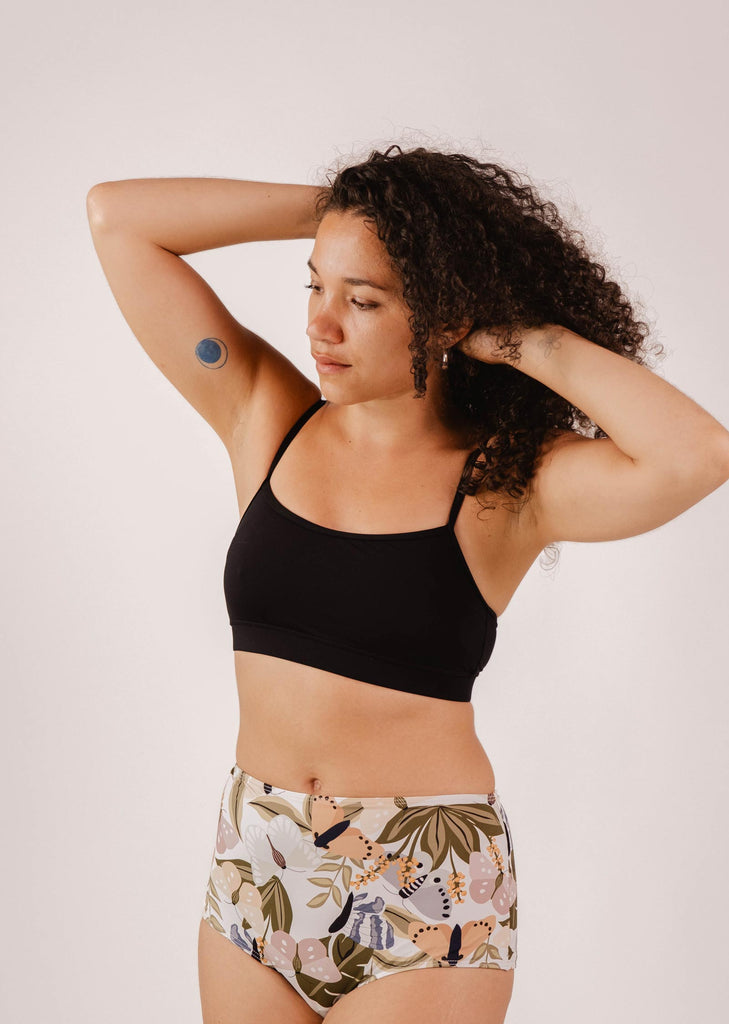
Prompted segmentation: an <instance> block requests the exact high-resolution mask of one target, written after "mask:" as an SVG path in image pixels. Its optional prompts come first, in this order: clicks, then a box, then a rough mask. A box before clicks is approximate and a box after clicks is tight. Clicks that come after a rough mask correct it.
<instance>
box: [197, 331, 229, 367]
mask: <svg viewBox="0 0 729 1024" xmlns="http://www.w3.org/2000/svg"><path fill="white" fill-rule="evenodd" d="M195 355H196V356H197V358H198V359H199V360H200V362H201V363H202V364H203V366H207V368H208V369H209V370H217V369H219V368H220V367H221V366H225V363H226V362H227V359H228V349H227V348H226V346H225V342H224V341H221V340H220V338H203V340H202V341H198V343H197V345H196V346H195Z"/></svg>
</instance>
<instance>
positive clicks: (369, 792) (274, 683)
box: [234, 651, 495, 796]
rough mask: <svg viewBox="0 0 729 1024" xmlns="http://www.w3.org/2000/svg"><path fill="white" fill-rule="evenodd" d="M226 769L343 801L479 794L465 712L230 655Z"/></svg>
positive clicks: (486, 765)
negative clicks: (230, 752) (236, 723)
mask: <svg viewBox="0 0 729 1024" xmlns="http://www.w3.org/2000/svg"><path fill="white" fill-rule="evenodd" d="M234 654H235V672H236V679H237V686H238V698H239V702H240V728H239V733H238V740H237V744H236V762H237V764H238V765H239V766H240V767H241V768H243V769H244V770H245V771H247V772H248V773H249V774H250V775H253V776H254V777H256V778H258V779H261V780H263V781H265V782H270V783H271V785H273V786H274V787H281V788H283V789H289V790H294V791H296V792H300V793H328V794H330V795H350V796H395V795H401V796H418V795H420V796H431V795H437V794H441V793H442V794H481V793H483V794H487V793H491V792H493V790H494V789H495V779H494V772H493V769H492V767H491V762H490V761H489V759H488V757H487V755H486V752H485V750H484V749H483V747H482V745H481V743H480V742H479V740H478V737H477V735H476V731H475V727H474V714H473V705H472V704H470V703H468V702H464V701H448V700H440V699H437V698H434V697H423V696H420V695H418V694H412V693H406V692H403V691H400V690H391V689H388V688H387V687H384V686H376V685H374V684H372V683H365V682H361V681H359V680H356V679H349V678H347V677H346V676H340V675H336V674H334V673H332V672H325V671H323V670H322V669H318V668H315V667H313V666H311V665H300V664H298V663H297V662H292V661H285V660H283V659H280V658H274V657H270V656H269V655H265V654H256V653H253V652H248V651H235V652H234Z"/></svg>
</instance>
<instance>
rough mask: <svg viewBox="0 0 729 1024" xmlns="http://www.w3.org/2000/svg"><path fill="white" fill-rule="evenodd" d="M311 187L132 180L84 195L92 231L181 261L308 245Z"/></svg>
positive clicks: (208, 180)
mask: <svg viewBox="0 0 729 1024" xmlns="http://www.w3.org/2000/svg"><path fill="white" fill-rule="evenodd" d="M320 192H321V187H320V186H317V185H294V184H291V185H288V184H279V183H277V182H268V181H239V180H237V179H235V178H130V179H128V180H123V181H104V182H101V183H99V184H98V185H94V187H93V188H92V189H91V190H90V191H89V193H88V196H87V201H86V202H87V208H88V214H89V220H90V222H91V223H92V225H93V226H94V227H95V228H96V229H102V230H107V229H110V230H123V231H128V232H130V233H131V234H135V235H138V236H140V237H144V238H146V239H148V240H150V241H152V242H155V243H156V244H157V245H159V246H161V247H162V248H163V249H167V250H168V251H169V252H173V253H176V254H177V255H178V256H185V255H186V254H188V253H192V252H202V251H203V250H204V249H217V248H220V247H221V246H224V245H236V244H238V243H239V242H259V241H261V242H262V241H270V240H274V239H287V238H313V237H314V236H315V235H316V229H317V224H316V222H315V220H314V201H315V199H316V197H317V196H318V195H319V193H320Z"/></svg>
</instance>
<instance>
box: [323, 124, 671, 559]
mask: <svg viewBox="0 0 729 1024" xmlns="http://www.w3.org/2000/svg"><path fill="white" fill-rule="evenodd" d="M521 177H522V176H521V175H519V174H517V172H515V171H513V170H507V169H506V168H504V167H502V166H499V164H496V163H482V162H480V161H479V160H478V159H476V158H475V157H473V156H469V155H467V154H464V153H450V152H440V151H438V150H436V149H433V148H424V147H422V146H418V147H416V148H414V149H410V150H403V149H402V148H401V147H400V145H398V144H397V143H395V144H393V145H390V146H388V147H387V149H385V151H384V152H380V151H379V150H372V151H371V152H370V154H369V156H368V157H367V159H366V160H364V161H362V162H361V163H355V164H351V165H349V166H345V167H343V168H340V169H338V170H336V171H331V170H330V171H329V172H328V173H327V177H326V180H327V184H326V185H322V186H321V188H322V192H321V194H320V195H319V196H318V197H317V203H316V216H317V219H318V220H320V219H321V218H323V217H324V215H325V214H326V213H329V212H332V211H333V212H346V211H352V212H355V213H357V214H359V215H361V216H363V217H364V218H366V219H367V220H371V221H373V222H374V224H375V225H376V229H377V235H378V237H379V239H380V240H381V241H382V242H383V243H384V246H385V249H386V251H387V253H388V254H389V256H390V257H391V265H392V268H393V269H394V270H395V271H396V272H397V273H398V274H399V275H400V278H401V280H402V285H403V298H404V301H405V303H406V304H407V306H408V307H409V309H410V310H411V311H412V314H411V316H410V317H409V323H410V326H411V330H412V340H411V343H410V346H409V347H410V351H411V353H412V362H411V372H412V374H413V376H414V378H415V391H416V394H415V397H416V398H421V397H423V395H424V394H425V391H426V380H427V375H428V374H427V368H426V362H427V359H428V357H429V356H430V355H432V354H433V351H434V350H433V340H432V339H433V338H435V339H436V342H435V344H436V345H438V346H439V348H438V350H440V348H442V347H443V346H442V341H443V337H442V336H443V334H444V333H445V332H447V331H452V330H457V329H458V328H462V327H463V326H464V325H465V324H468V323H470V322H471V321H473V328H472V329H473V330H475V329H477V328H479V327H483V328H486V329H488V330H490V331H493V332H495V333H496V334H497V335H498V336H499V339H500V349H501V350H502V351H503V352H504V354H505V356H506V358H507V359H508V360H509V362H512V361H513V362H514V363H515V364H516V363H518V359H519V344H520V343H519V338H518V331H519V330H520V329H523V328H530V327H538V326H542V325H545V324H559V325H561V326H563V327H567V328H569V329H570V330H572V331H575V332H576V333H577V334H580V335H581V336H583V337H585V338H587V339H589V340H590V341H592V342H594V344H596V345H601V346H602V347H603V348H607V349H610V350H611V351H613V352H617V353H619V354H621V355H623V356H627V358H629V359H632V360H634V361H635V362H637V363H640V364H646V363H647V362H648V359H647V358H646V356H647V352H648V346H647V345H646V343H645V342H646V337H647V335H648V333H649V326H648V324H646V323H645V322H643V321H641V320H636V319H635V317H634V315H633V307H632V305H631V302H630V301H629V300H628V298H627V297H626V296H625V294H624V293H623V291H621V288H620V287H619V285H618V284H617V283H615V281H613V280H610V279H609V278H608V277H607V276H606V270H605V268H604V266H603V265H602V264H600V263H599V262H597V261H596V259H595V258H594V257H592V256H591V255H590V253H589V252H588V248H587V245H586V243H585V240H584V236H583V235H582V234H581V232H579V231H577V230H575V229H573V228H569V227H567V226H566V225H565V223H564V221H563V219H562V217H561V216H560V214H559V212H558V210H557V207H556V206H555V204H554V203H553V202H551V201H543V200H542V199H541V198H540V196H539V194H538V193H537V190H536V188H535V187H534V186H533V184H530V183H528V182H527V183H523V182H522V181H521ZM429 339H430V340H429ZM651 349H652V350H653V351H655V353H656V354H658V355H660V354H662V353H663V346H662V345H655V344H654V345H652V346H651ZM443 378H444V402H445V408H446V412H447V415H448V417H449V420H450V422H452V423H457V424H458V425H459V426H460V427H461V428H462V429H463V430H464V433H465V435H466V436H467V437H468V438H469V439H470V442H471V444H472V446H474V447H476V448H477V449H478V451H477V454H476V457H475V458H474V459H472V460H469V464H468V465H467V467H466V470H465V471H464V476H463V479H462V480H461V483H460V485H459V489H460V490H462V491H463V493H464V494H480V493H482V492H489V493H491V494H494V493H498V494H500V495H501V496H502V497H503V496H508V497H509V498H511V499H521V500H520V501H517V502H516V503H514V502H506V503H505V504H507V505H509V504H511V505H512V506H513V505H514V504H516V508H513V509H512V510H514V511H517V512H518V511H520V510H521V508H522V507H523V505H524V503H525V502H526V501H527V500H528V498H529V495H530V493H531V487H530V483H531V480H532V478H533V476H534V472H535V470H536V468H537V466H538V464H539V459H540V455H541V452H542V448H543V442H544V441H545V439H546V438H547V437H548V435H552V434H553V433H556V432H558V431H561V430H571V431H573V432H575V433H581V434H583V436H588V437H607V436H608V435H607V434H606V433H605V431H604V430H602V428H601V427H599V426H598V425H597V424H595V423H594V422H593V421H592V420H591V419H590V418H589V416H587V415H586V414H585V413H584V412H583V411H582V410H580V409H578V408H577V407H576V406H574V405H572V404H570V403H569V402H568V401H567V400H566V399H564V398H563V397H562V396H561V395H558V394H556V393H555V392H554V391H552V390H550V389H549V388H547V387H546V386H545V385H543V384H542V383H540V382H539V381H537V380H534V379H533V378H532V377H529V376H528V375H527V374H525V373H521V372H520V371H519V370H518V369H517V368H516V367H515V366H512V365H509V364H508V363H504V364H502V363H499V364H493V363H484V362H481V361H480V360H477V359H474V358H471V357H469V356H467V355H466V354H465V353H464V352H462V351H460V349H459V348H458V347H457V346H454V347H452V348H450V350H449V365H448V371H447V373H445V374H443ZM481 504H482V507H484V508H493V507H494V505H493V504H484V503H483V502H482V503H481ZM550 547H552V548H554V547H555V546H554V545H550Z"/></svg>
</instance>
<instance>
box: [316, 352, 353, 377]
mask: <svg viewBox="0 0 729 1024" xmlns="http://www.w3.org/2000/svg"><path fill="white" fill-rule="evenodd" d="M314 358H315V360H316V368H317V370H318V371H319V373H341V372H342V370H349V369H350V366H349V365H348V364H345V363H332V362H329V361H328V360H326V359H322V358H320V357H319V356H315V357H314Z"/></svg>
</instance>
